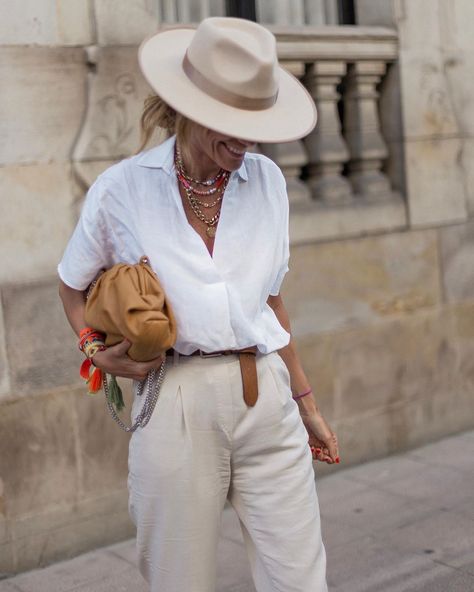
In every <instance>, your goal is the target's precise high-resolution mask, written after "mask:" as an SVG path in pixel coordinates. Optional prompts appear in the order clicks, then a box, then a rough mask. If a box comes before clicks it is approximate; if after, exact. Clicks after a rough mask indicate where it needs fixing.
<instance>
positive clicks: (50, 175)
mask: <svg viewBox="0 0 474 592" xmlns="http://www.w3.org/2000/svg"><path fill="white" fill-rule="evenodd" d="M71 191H72V180H71V172H70V165H69V164H68V165H65V164H64V165H60V164H49V165H37V166H8V167H0V195H1V196H2V208H3V209H2V216H1V218H0V234H1V236H2V240H1V242H0V259H1V261H2V265H1V268H0V283H8V284H11V283H13V282H22V281H23V282H28V281H32V280H36V279H39V278H44V277H54V276H55V275H56V265H57V263H58V261H59V260H60V259H61V256H62V253H63V250H64V247H65V245H66V242H67V240H68V239H69V236H70V235H71V232H72V229H73V226H74V223H75V219H74V213H73V208H72V201H73V198H72V194H71Z"/></svg>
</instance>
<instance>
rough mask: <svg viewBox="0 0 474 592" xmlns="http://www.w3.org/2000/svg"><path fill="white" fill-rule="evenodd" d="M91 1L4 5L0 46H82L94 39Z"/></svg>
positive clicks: (0, 16) (34, 0) (28, 0)
mask: <svg viewBox="0 0 474 592" xmlns="http://www.w3.org/2000/svg"><path fill="white" fill-rule="evenodd" d="M91 7H92V3H91V2H86V1H79V2H77V1H76V0H56V1H55V2H51V0H22V1H21V2H2V4H0V22H1V23H2V27H1V28H0V45H33V44H34V45H81V44H87V43H92V42H93V27H92V14H91Z"/></svg>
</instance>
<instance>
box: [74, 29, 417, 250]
mask: <svg viewBox="0 0 474 592" xmlns="http://www.w3.org/2000/svg"><path fill="white" fill-rule="evenodd" d="M272 31H273V32H274V33H275V35H276V37H277V41H278V53H279V58H280V60H281V63H282V65H283V66H284V67H286V68H287V69H288V70H289V71H290V72H292V73H293V74H294V75H295V76H297V77H298V78H299V79H300V80H301V81H302V82H303V84H304V85H305V86H306V88H307V89H308V91H309V92H310V94H311V95H312V97H313V99H314V100H315V102H316V105H317V107H318V114H319V116H318V124H317V126H316V129H315V130H314V131H313V132H312V133H311V134H310V135H309V136H308V137H306V138H304V139H303V140H302V141H297V142H289V143H285V144H277V145H261V146H259V147H258V149H259V150H261V151H262V152H263V153H264V154H266V155H268V156H269V157H270V158H272V159H273V160H275V161H276V162H277V163H278V165H279V166H280V167H281V168H282V170H283V172H284V174H285V176H286V178H287V182H288V191H289V196H290V201H291V213H292V216H291V228H290V234H291V239H292V242H293V243H302V242H307V241H311V242H313V241H317V240H327V239H332V238H337V237H341V236H357V235H360V234H366V233H369V232H375V231H377V232H379V231H384V230H393V229H397V228H403V227H405V226H406V223H407V220H406V208H405V204H404V200H403V199H402V193H403V164H402V159H403V154H402V148H401V146H402V145H401V143H400V142H399V141H397V138H398V139H399V136H398V135H397V133H398V130H399V129H400V127H401V124H400V120H401V116H400V107H399V85H398V82H397V69H396V66H395V63H396V60H397V50H398V40H397V35H396V33H395V32H394V31H393V30H391V29H384V28H376V27H348V26H339V27H329V26H325V27H308V26H304V27H281V26H274V27H272ZM86 51H87V54H88V64H89V68H90V73H89V97H88V101H89V106H88V110H87V115H86V117H85V120H84V123H83V127H82V130H81V133H80V134H79V137H78V141H77V143H76V146H75V148H74V150H73V160H74V161H75V167H74V168H75V172H76V179H77V180H78V181H79V191H78V198H79V199H80V197H81V195H83V193H84V190H85V189H87V187H88V185H89V184H90V183H91V182H92V180H93V179H94V177H95V176H96V175H97V173H98V172H100V170H101V169H102V168H103V167H104V166H106V165H108V164H110V163H111V162H112V161H114V160H116V159H118V158H120V157H123V156H126V155H128V154H131V153H133V152H134V150H136V148H137V145H138V129H137V122H138V119H139V114H140V109H141V106H142V100H143V98H144V96H145V95H146V94H147V92H148V90H149V89H147V87H146V85H145V83H144V81H143V79H142V77H141V75H140V74H139V72H138V68H137V66H136V57H135V56H136V47H132V46H121V47H113V46H111V47H97V46H90V47H89V48H87V49H86Z"/></svg>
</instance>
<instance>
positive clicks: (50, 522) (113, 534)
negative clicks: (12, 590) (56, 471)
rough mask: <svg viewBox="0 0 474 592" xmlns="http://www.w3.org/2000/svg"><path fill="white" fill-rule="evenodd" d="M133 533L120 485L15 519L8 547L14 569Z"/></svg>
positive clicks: (45, 561) (106, 542) (45, 563)
mask: <svg viewBox="0 0 474 592" xmlns="http://www.w3.org/2000/svg"><path fill="white" fill-rule="evenodd" d="M134 533H135V528H134V526H133V524H132V522H131V520H130V518H129V517H128V511H127V492H126V489H122V490H121V491H109V493H108V495H107V496H104V497H99V498H90V499H88V500H84V501H81V502H78V503H76V504H75V505H74V506H67V505H64V506H62V507H61V506H59V505H57V506H56V507H55V508H52V509H51V510H50V511H48V512H43V513H36V514H32V515H30V516H25V517H23V518H20V519H19V520H16V521H15V523H14V527H13V538H12V541H11V542H10V544H9V547H11V548H12V549H13V553H14V557H15V564H14V570H15V572H22V571H25V570H28V569H34V568H36V567H42V566H44V565H47V564H49V563H53V562H55V561H59V560H61V559H67V558H69V557H75V556H76V555H79V554H80V553H83V552H85V551H87V550H89V549H91V548H92V549H93V548H97V547H101V546H104V545H107V544H111V543H113V542H116V541H120V540H124V539H126V538H130V537H131V536H133V535H134Z"/></svg>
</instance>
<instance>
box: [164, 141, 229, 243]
mask: <svg viewBox="0 0 474 592" xmlns="http://www.w3.org/2000/svg"><path fill="white" fill-rule="evenodd" d="M175 169H176V176H177V178H178V181H179V183H180V184H181V186H182V187H183V189H184V194H185V195H186V198H187V201H188V203H189V205H190V207H191V210H192V212H193V213H194V215H195V216H196V217H197V218H198V219H199V220H200V221H201V222H203V223H204V224H206V226H207V228H206V234H207V236H208V237H209V238H214V237H215V236H216V232H217V228H216V226H217V223H218V222H219V217H220V209H219V210H218V211H217V212H216V213H215V214H214V215H213V216H212V217H210V218H208V217H206V215H205V214H204V212H203V211H202V210H201V208H212V207H214V206H216V205H218V204H219V203H220V202H221V201H222V198H223V196H224V192H225V190H226V187H227V184H228V182H229V179H230V172H229V171H226V170H224V169H221V170H220V171H219V172H218V173H217V175H216V176H215V177H214V178H213V179H206V180H204V181H201V180H199V179H194V178H192V177H191V176H190V175H188V174H187V173H186V171H185V169H184V165H183V160H182V158H181V153H180V152H179V148H178V147H177V146H176V151H175ZM192 183H195V184H199V185H205V186H208V187H210V186H211V185H215V187H211V188H210V189H207V190H199V189H196V188H195V187H193V186H192ZM216 192H217V193H218V195H217V197H216V199H215V200H214V201H213V202H211V203H207V202H204V201H201V200H200V199H199V198H198V197H197V196H209V195H213V194H214V193H216Z"/></svg>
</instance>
